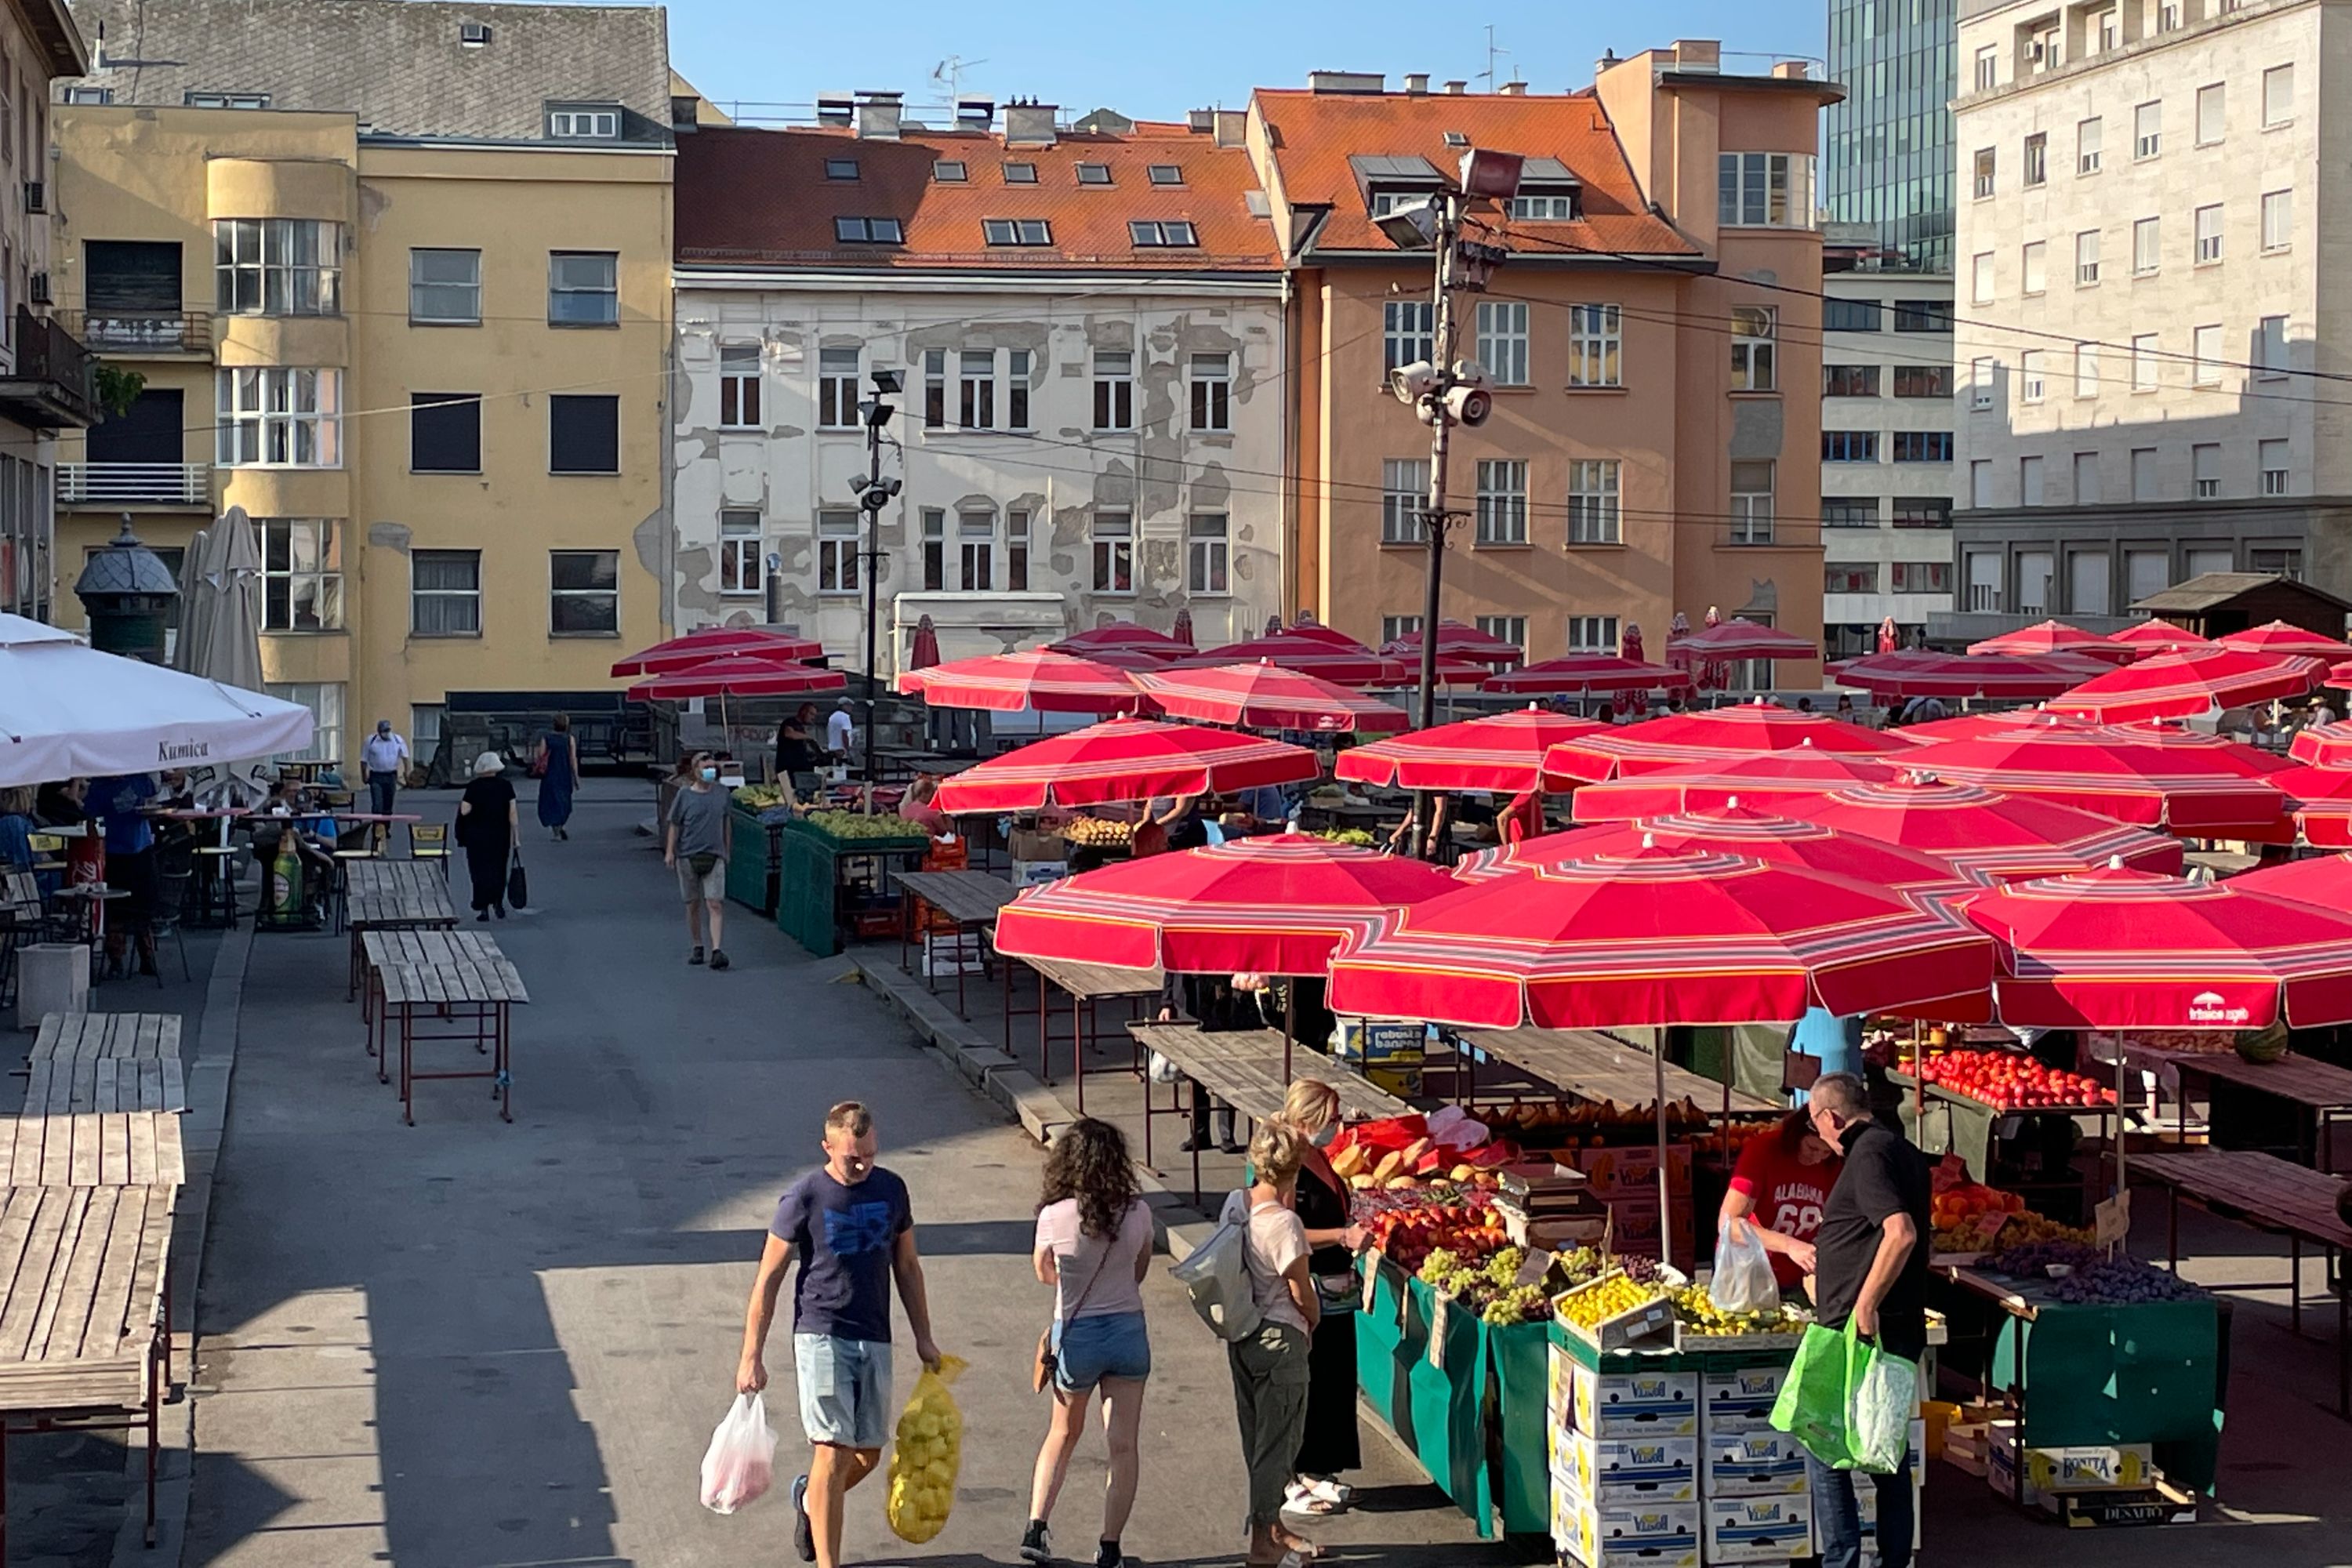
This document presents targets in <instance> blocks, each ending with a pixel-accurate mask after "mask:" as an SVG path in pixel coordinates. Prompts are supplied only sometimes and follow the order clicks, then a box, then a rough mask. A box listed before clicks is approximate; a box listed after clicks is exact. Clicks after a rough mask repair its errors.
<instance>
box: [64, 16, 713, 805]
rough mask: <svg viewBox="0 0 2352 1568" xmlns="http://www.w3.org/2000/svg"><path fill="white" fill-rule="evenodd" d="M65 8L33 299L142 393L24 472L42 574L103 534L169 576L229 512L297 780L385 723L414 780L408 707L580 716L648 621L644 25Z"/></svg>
mask: <svg viewBox="0 0 2352 1568" xmlns="http://www.w3.org/2000/svg"><path fill="white" fill-rule="evenodd" d="M75 15H76V18H77V19H78V20H79V22H80V24H81V26H82V27H83V29H84V31H85V33H86V34H87V35H89V36H90V37H94V38H98V39H100V40H101V41H100V45H99V47H98V49H97V58H96V59H95V60H94V62H93V66H92V69H91V73H90V74H89V76H88V77H86V78H84V79H82V80H81V81H79V82H78V83H73V84H68V85H67V86H66V88H65V89H64V91H63V94H62V97H63V99H64V101H63V102H62V103H61V104H60V105H59V106H58V108H57V110H56V112H55V120H56V136H57V142H58V160H57V177H56V184H57V189H58V201H57V206H58V216H57V220H56V222H57V229H56V247H57V258H58V259H57V262H56V265H55V268H54V270H55V274H56V283H55V287H56V289H57V297H58V305H59V307H60V310H61V312H62V313H63V314H64V315H65V316H66V318H67V321H68V325H69V326H71V327H73V328H74V329H75V330H77V331H79V333H80V334H81V335H82V337H83V338H84V339H85V340H86V341H88V342H89V345H90V346H91V348H93V349H94V350H96V351H97V352H98V353H100V354H101V355H102V356H103V357H104V358H105V359H106V360H107V361H108V362H109V363H119V364H121V365H124V366H127V367H130V368H133V369H136V370H137V371H139V372H140V373H142V374H144V376H145V377H146V386H145V389H144V390H143V392H142V394H141V396H140V400H139V402H138V404H137V405H135V406H134V407H132V408H131V410H130V411H129V413H127V414H126V415H124V416H121V417H118V418H115V419H111V420H108V421H106V422H105V423H103V424H100V426H97V427H95V428H93V429H92V430H90V431H89V432H88V433H87V435H86V436H85V437H81V438H79V439H73V438H68V440H67V441H65V442H64V443H62V444H61V449H60V453H59V457H60V462H61V467H60V471H59V482H58V514H59V515H58V548H57V555H58V573H59V574H60V575H61V576H62V577H63V578H64V579H65V581H66V582H67V583H70V581H71V577H72V574H74V573H75V572H78V571H79V564H80V562H81V560H82V557H83V555H84V552H86V551H87V550H89V548H91V547H94V546H97V545H99V544H100V543H102V542H104V541H105V540H106V539H107V538H109V537H110V536H111V535H112V534H113V532H114V531H115V530H116V528H117V527H118V526H119V519H120V516H121V514H122V513H123V512H126V511H127V512H129V513H130V514H131V518H132V521H133V524H134V526H135V527H136V529H137V531H138V532H139V535H140V537H141V538H142V540H143V541H144V542H146V543H147V544H148V545H149V546H150V547H151V548H154V549H156V550H158V551H159V552H165V554H166V559H167V560H172V561H173V563H174V564H176V557H175V555H173V553H172V552H175V551H176V550H178V549H180V548H183V547H184V545H185V543H186V542H187V540H188V538H189V536H190V535H191V534H192V533H193V532H194V531H195V530H197V529H199V528H202V527H204V526H205V523H206V522H207V521H209V520H210V519H211V518H212V517H213V516H215V514H216V513H217V512H218V511H221V510H226V508H229V507H232V506H236V507H242V508H244V509H245V510H246V512H247V515H248V516H250V517H252V518H253V519H254V520H255V521H256V522H257V525H258V527H259V530H260V532H261V535H262V541H263V553H264V563H263V566H264V584H263V589H264V591H263V626H264V635H263V638H262V664H263V669H264V672H265V675H266V678H267V679H268V683H269V685H270V689H272V690H273V691H275V692H277V693H278V694H279V695H282V696H286V697H289V698H290V699H292V700H298V701H300V702H303V703H305V704H307V705H308V706H310V708H311V709H312V710H314V712H315V713H316V714H317V715H318V720H319V736H318V740H317V742H315V745H314V752H315V753H316V754H318V755H320V756H326V757H337V758H349V757H351V756H352V747H354V746H355V745H356V742H357V740H358V738H359V735H360V734H361V733H362V732H363V731H364V730H365V729H367V728H369V727H372V726H373V722H374V721H375V720H377V719H379V718H387V719H390V720H392V721H393V722H394V726H395V727H396V728H398V729H400V730H402V731H405V732H409V733H410V734H411V736H412V740H413V742H414V744H415V752H416V755H417V756H418V757H419V759H420V760H422V759H426V758H429V757H430V756H431V755H432V753H433V751H434V747H435V744H436V741H437V738H438V736H439V734H440V732H441V728H442V720H443V717H444V705H445V704H448V705H450V706H454V707H457V708H464V709H468V710H477V711H480V710H489V711H493V712H504V713H507V714H509V715H515V716H518V717H517V720H516V721H517V722H518V723H519V724H521V723H525V722H526V721H523V720H522V719H521V718H520V715H526V714H528V713H530V712H531V711H533V710H537V711H541V712H544V711H546V710H552V709H557V708H579V707H581V706H583V704H593V703H597V702H607V701H609V700H610V694H611V693H612V691H613V690H614V682H613V681H612V680H611V679H610V678H609V674H608V670H609V667H610V666H611V664H612V662H613V661H614V658H617V657H619V655H620V653H621V652H623V651H625V650H626V649H627V648H631V647H638V646H642V645H643V644H645V643H647V642H651V641H654V640H656V638H657V637H659V636H660V635H661V619H662V613H663V612H662V604H663V599H662V593H661V584H660V583H659V581H658V580H657V579H656V577H655V576H653V575H652V574H650V573H649V572H648V571H647V569H646V565H645V563H647V562H654V563H658V562H659V561H660V560H662V558H663V548H664V543H665V537H666V532H667V503H666V497H667V483H666V480H665V473H666V469H667V449H666V446H665V443H664V439H663V432H664V430H665V428H666V426H667V419H668V414H667V394H666V371H667V364H668V343H669V338H670V309H669V287H668V268H669V256H670V239H671V233H670V195H671V167H672V137H671V124H672V116H673V113H674V112H675V113H677V114H682V115H685V116H687V117H688V119H689V120H690V118H691V116H692V114H693V112H694V105H693V103H692V101H691V100H685V99H681V100H673V98H672V96H671V93H670V76H669V71H668V66H667V47H666V42H665V35H664V27H663V19H662V13H661V12H660V10H659V9H657V8H654V7H617V6H614V7H606V6H572V5H442V4H437V3H433V0H93V3H89V4H83V5H78V6H77V7H76V10H75ZM100 23H103V24H105V26H104V27H103V30H102V31H101V30H100ZM110 51H112V52H111V53H110ZM79 614H80V606H79V605H78V604H75V603H73V602H72V600H71V596H70V595H60V603H59V604H58V618H59V619H60V620H65V621H70V620H72V619H75V618H78V617H79ZM462 727H463V726H453V729H457V728H462ZM590 749H591V750H593V747H591V748H590Z"/></svg>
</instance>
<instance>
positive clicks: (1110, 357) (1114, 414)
mask: <svg viewBox="0 0 2352 1568" xmlns="http://www.w3.org/2000/svg"><path fill="white" fill-rule="evenodd" d="M1095 428H1096V429H1097V430H1132V429H1134V428H1135V355H1133V354H1132V353H1126V352H1124V351H1112V350H1108V349H1097V350H1096V351H1095Z"/></svg>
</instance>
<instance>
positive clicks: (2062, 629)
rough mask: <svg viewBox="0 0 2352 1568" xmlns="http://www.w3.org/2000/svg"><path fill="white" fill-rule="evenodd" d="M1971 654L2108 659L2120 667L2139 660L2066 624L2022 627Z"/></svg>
mask: <svg viewBox="0 0 2352 1568" xmlns="http://www.w3.org/2000/svg"><path fill="white" fill-rule="evenodd" d="M1969 652H1970V653H2007V654H2043V653H2074V654H2085V655H2088V656H2089V657H2090V658H2098V659H2105V661H2106V662H2107V663H2109V664H2121V663H2123V662H2125V661H2126V660H2127V659H2130V658H2134V657H2136V656H2135V655H2134V653H2133V651H2132V650H2131V649H2130V648H2127V647H2123V646H2121V645H2119V644H2117V643H2116V641H2115V640H2114V639H2112V638H2110V637H2101V636H2100V635H2099V634H2098V633H2096V632H2086V631H2084V629H2083V628H2082V627H2080V626H2068V625H2067V624H2066V623H2065V622H2063V621H2037V622H2035V623H2034V624H2033V625H2032V626H2020V627H2019V628H2018V629H2017V630H2015V631H2013V632H2003V633H2001V634H2000V636H1999V637H1987V638H1985V639H1984V640H1983V641H1982V642H1972V643H1970V644H1969Z"/></svg>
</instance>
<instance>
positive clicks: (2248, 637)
mask: <svg viewBox="0 0 2352 1568" xmlns="http://www.w3.org/2000/svg"><path fill="white" fill-rule="evenodd" d="M2220 641H2221V646H2222V647H2238V648H2244V649H2245V650H2247V651H2248V652H2250V653H2300V654H2308V655H2310V656H2311V657H2312V658H2352V645H2347V643H2346V642H2345V641H2344V640H2343V639H2342V638H2340V637H2326V636H2323V635H2322V634H2320V633H2318V632H2315V631H2306V630H2305V629H2304V628H2303V627H2301V626H2289V625H2287V623H2286V622H2284V621H2264V622H2263V624H2262V625H2261V626H2249V627H2247V628H2246V629H2245V630H2244V631H2242V632H2223V633H2222V634H2221V638H2220Z"/></svg>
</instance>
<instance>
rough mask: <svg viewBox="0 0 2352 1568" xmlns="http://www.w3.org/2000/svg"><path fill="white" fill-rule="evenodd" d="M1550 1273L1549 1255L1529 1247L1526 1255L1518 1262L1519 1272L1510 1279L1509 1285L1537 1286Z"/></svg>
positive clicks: (1537, 1248) (1542, 1250) (1538, 1248)
mask: <svg viewBox="0 0 2352 1568" xmlns="http://www.w3.org/2000/svg"><path fill="white" fill-rule="evenodd" d="M1550 1272H1551V1254H1550V1253H1549V1252H1546V1251H1545V1250H1544V1249H1543V1248H1542V1247H1528V1255H1527V1256H1526V1257H1525V1258H1521V1259H1520V1260H1519V1271H1518V1273H1517V1275H1516V1276H1514V1277H1513V1278H1512V1280H1511V1283H1512V1285H1513V1286H1520V1285H1534V1284H1538V1283H1539V1282H1541V1280H1542V1279H1543V1277H1544V1276H1545V1275H1547V1274H1549V1273H1550Z"/></svg>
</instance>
